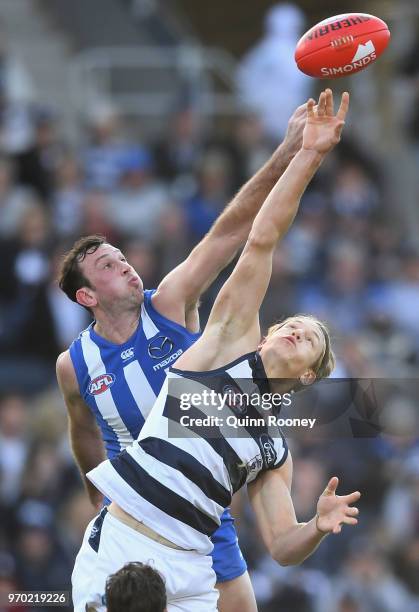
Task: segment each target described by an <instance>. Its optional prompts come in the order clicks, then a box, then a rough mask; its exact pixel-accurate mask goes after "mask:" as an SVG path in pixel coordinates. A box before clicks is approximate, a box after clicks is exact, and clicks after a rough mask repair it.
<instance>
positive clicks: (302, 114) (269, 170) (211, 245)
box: [153, 104, 306, 331]
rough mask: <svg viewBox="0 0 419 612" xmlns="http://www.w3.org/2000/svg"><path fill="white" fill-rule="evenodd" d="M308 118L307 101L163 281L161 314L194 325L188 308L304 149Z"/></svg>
mask: <svg viewBox="0 0 419 612" xmlns="http://www.w3.org/2000/svg"><path fill="white" fill-rule="evenodd" d="M305 118H306V104H303V105H302V106H299V107H298V108H297V109H296V111H295V112H294V114H293V115H292V117H291V119H290V121H289V124H288V131H287V134H286V136H285V139H284V142H283V143H282V144H281V145H280V146H279V147H278V149H277V150H276V151H275V152H274V154H273V155H272V157H271V158H270V159H269V160H268V161H267V162H266V164H265V165H264V166H263V167H262V168H261V169H260V170H259V171H258V172H257V173H256V174H255V175H254V176H253V177H252V178H251V179H250V180H249V181H248V182H247V183H246V184H245V185H244V186H243V187H242V188H241V189H240V191H239V192H238V193H237V195H236V196H235V197H234V198H233V200H232V201H231V203H230V204H229V205H228V206H227V208H226V209H225V210H224V212H223V213H222V214H221V215H220V217H219V218H218V219H217V221H216V222H215V223H214V225H213V227H212V228H211V230H210V232H209V233H208V234H207V235H206V236H205V237H204V238H203V240H201V242H200V243H199V244H198V245H197V246H196V247H195V248H194V249H193V251H192V252H191V254H190V255H189V257H188V258H187V259H186V260H185V261H184V262H182V263H181V264H180V265H179V266H177V267H176V268H175V269H174V270H172V271H171V272H170V273H169V274H168V275H167V276H166V277H165V278H164V279H163V281H162V282H161V283H160V285H159V287H158V290H157V292H156V294H155V295H154V296H153V305H154V306H155V307H156V308H157V309H158V310H159V311H160V312H161V313H162V314H164V315H165V316H167V317H169V318H171V319H172V320H174V321H177V322H178V323H180V324H182V325H185V324H186V325H187V326H188V327H191V321H190V317H189V318H188V312H190V311H191V310H194V309H195V308H196V306H197V303H198V301H199V298H200V296H201V295H202V294H203V293H204V291H206V289H208V287H209V286H210V285H211V283H212V282H213V281H214V280H215V279H216V278H217V276H218V274H219V273H220V272H221V270H222V269H223V268H225V267H226V266H227V264H228V263H229V262H230V261H231V260H232V259H233V257H234V256H235V255H236V253H237V251H238V249H239V248H240V247H242V246H243V244H244V243H245V241H246V239H247V237H248V235H249V231H250V228H251V227H252V223H253V220H254V218H255V216H256V214H257V212H258V211H259V209H260V207H261V206H262V204H263V202H264V200H265V198H266V197H267V195H268V194H269V192H270V191H271V189H272V187H273V186H274V185H275V183H276V181H277V180H278V179H279V177H280V176H281V175H282V174H283V173H284V171H285V169H286V168H287V166H288V164H289V163H290V161H291V159H292V158H293V157H294V156H295V154H296V153H297V152H298V151H299V149H300V147H301V142H302V132H303V128H304V125H305ZM192 326H193V323H192ZM192 331H197V330H196V329H193V330H192Z"/></svg>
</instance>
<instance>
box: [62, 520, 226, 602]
mask: <svg viewBox="0 0 419 612" xmlns="http://www.w3.org/2000/svg"><path fill="white" fill-rule="evenodd" d="M89 540H90V541H89ZM92 544H93V546H94V548H93V547H92ZM130 561H141V562H143V563H148V564H149V565H151V566H152V567H154V568H155V569H156V570H158V571H159V572H160V574H162V576H163V577H164V580H165V582H166V593H167V604H168V605H167V609H168V612H215V611H216V610H217V599H218V591H217V589H215V588H214V585H215V581H216V576H215V572H214V570H213V569H212V558H211V557H209V556H205V555H201V554H199V553H197V552H196V551H187V550H176V549H173V548H169V547H168V546H164V545H163V544H159V543H158V542H155V541H154V540H151V539H150V538H148V537H146V536H145V535H143V534H141V533H139V532H138V531H135V530H134V529H132V528H131V527H128V525H125V523H122V522H121V521H119V520H118V519H117V518H115V517H114V516H112V515H111V514H109V512H107V510H106V509H103V510H102V512H101V514H100V515H99V517H96V518H94V519H93V520H92V521H91V522H90V523H89V524H88V526H87V529H86V532H85V534H84V538H83V543H82V546H81V548H80V551H79V553H78V555H77V557H76V562H75V565H74V570H73V575H72V585H73V604H74V612H85V611H86V609H87V608H86V604H87V605H88V608H89V611H90V610H92V611H93V610H94V611H96V612H106V605H105V602H104V595H105V584H106V579H107V577H108V576H109V574H113V573H114V572H116V571H117V570H119V569H120V568H121V567H122V566H123V565H125V564H126V563H129V562H130Z"/></svg>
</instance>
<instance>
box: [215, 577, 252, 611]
mask: <svg viewBox="0 0 419 612" xmlns="http://www.w3.org/2000/svg"><path fill="white" fill-rule="evenodd" d="M215 586H216V588H217V589H218V590H219V592H220V598H219V600H218V610H219V612H257V604H256V598H255V594H254V592H253V587H252V583H251V582H250V577H249V574H248V572H245V573H244V574H242V575H241V576H239V577H238V578H234V579H233V580H227V581H226V582H217V584H216V585H215Z"/></svg>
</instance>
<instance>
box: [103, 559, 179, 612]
mask: <svg viewBox="0 0 419 612" xmlns="http://www.w3.org/2000/svg"><path fill="white" fill-rule="evenodd" d="M106 605H107V610H108V612H166V610H167V608H166V605H167V597H166V586H165V584H164V580H163V578H162V576H161V575H160V574H159V572H158V571H156V570H155V569H153V568H152V567H151V566H150V565H146V564H145V563H139V562H132V563H127V564H126V565H124V566H123V567H121V569H120V570H118V571H117V572H115V573H114V574H111V575H110V576H109V577H108V579H107V581H106Z"/></svg>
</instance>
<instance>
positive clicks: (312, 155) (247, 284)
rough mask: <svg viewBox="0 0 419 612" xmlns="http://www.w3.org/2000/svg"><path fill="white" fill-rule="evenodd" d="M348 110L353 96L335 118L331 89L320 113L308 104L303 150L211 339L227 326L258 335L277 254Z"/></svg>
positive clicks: (250, 243) (275, 192)
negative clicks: (277, 248)
mask: <svg viewBox="0 0 419 612" xmlns="http://www.w3.org/2000/svg"><path fill="white" fill-rule="evenodd" d="M348 106H349V94H348V93H346V92H345V93H344V94H343V95H342V100H341V104H340V107H339V110H338V112H337V113H336V114H335V113H334V108H333V94H332V91H331V90H330V89H327V90H326V91H325V92H322V93H321V95H320V98H319V102H318V105H317V107H316V106H315V102H314V100H310V101H309V102H308V105H307V121H306V125H305V128H304V134H303V145H302V148H301V150H300V151H299V152H298V153H297V155H296V156H295V157H294V159H293V160H292V162H291V163H290V165H289V166H288V168H287V170H286V171H285V173H284V174H283V175H282V176H281V178H280V179H279V181H278V182H277V183H276V185H275V187H274V188H273V189H272V191H271V192H270V194H269V195H268V197H267V198H266V200H265V202H264V204H263V206H262V208H261V210H260V211H259V213H258V215H257V216H256V218H255V220H254V222H253V226H252V229H251V231H250V234H249V238H248V240H247V243H246V246H245V248H244V250H243V253H242V255H241V257H240V259H239V261H238V262H237V265H236V267H235V269H234V270H233V272H232V274H231V276H230V278H229V279H228V280H227V281H226V282H225V284H224V286H223V288H222V289H221V291H220V293H219V294H218V296H217V299H216V301H215V303H214V306H213V308H212V311H211V315H210V318H209V321H208V324H207V327H206V330H205V334H207V333H210V332H211V328H212V326H214V325H216V326H219V325H220V324H221V325H222V326H223V330H224V331H225V332H226V333H228V334H229V337H230V338H231V339H232V338H234V337H237V338H243V337H244V336H246V334H247V333H249V334H252V335H253V332H254V328H255V326H256V325H257V317H258V312H259V308H260V306H261V303H262V301H263V298H264V297H265V293H266V290H267V288H268V285H269V281H270V278H271V271H272V256H273V252H274V249H275V247H276V245H277V243H278V241H279V240H280V239H281V238H282V237H283V236H284V234H285V233H286V232H287V230H288V228H289V227H290V225H291V223H292V222H293V220H294V217H295V215H296V213H297V210H298V206H299V203H300V199H301V196H302V195H303V193H304V191H305V189H306V187H307V185H308V184H309V182H310V180H311V179H312V177H313V175H314V174H315V172H316V170H317V169H318V168H319V166H320V164H321V163H322V161H323V159H324V157H325V156H326V155H327V153H328V152H329V151H330V150H332V149H333V147H334V146H335V145H336V144H337V143H338V142H339V140H340V136H341V132H342V128H343V126H344V123H345V117H346V114H347V111H348ZM252 330H253V331H252ZM258 333H259V332H258Z"/></svg>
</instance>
